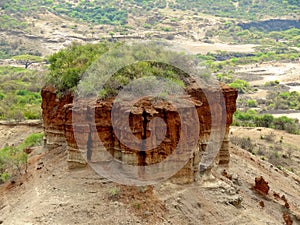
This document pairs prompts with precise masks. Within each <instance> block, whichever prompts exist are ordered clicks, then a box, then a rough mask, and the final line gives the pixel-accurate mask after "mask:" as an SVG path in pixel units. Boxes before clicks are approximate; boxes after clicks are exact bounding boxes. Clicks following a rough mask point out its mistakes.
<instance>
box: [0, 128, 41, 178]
mask: <svg viewBox="0 0 300 225" xmlns="http://www.w3.org/2000/svg"><path fill="white" fill-rule="evenodd" d="M43 136H44V134H43V133H36V134H31V135H29V136H28V137H27V138H26V139H25V140H24V141H23V142H22V143H21V144H19V145H18V146H6V147H4V148H3V149H0V183H2V182H5V181H6V180H8V179H9V178H10V177H13V176H15V175H17V174H20V173H21V172H22V169H23V168H24V166H25V164H26V163H27V154H26V153H25V152H24V149H25V148H29V147H33V146H37V145H41V143H42V140H43Z"/></svg>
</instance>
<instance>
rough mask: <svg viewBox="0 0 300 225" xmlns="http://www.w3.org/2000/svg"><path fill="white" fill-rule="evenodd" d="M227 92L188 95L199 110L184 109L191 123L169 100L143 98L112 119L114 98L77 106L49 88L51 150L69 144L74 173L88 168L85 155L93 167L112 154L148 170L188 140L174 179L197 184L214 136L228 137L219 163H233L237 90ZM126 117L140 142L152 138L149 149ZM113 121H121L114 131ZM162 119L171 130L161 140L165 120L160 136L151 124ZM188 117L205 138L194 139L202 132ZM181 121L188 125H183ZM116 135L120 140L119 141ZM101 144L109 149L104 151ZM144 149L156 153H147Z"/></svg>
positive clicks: (46, 93)
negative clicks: (231, 148) (183, 162)
mask: <svg viewBox="0 0 300 225" xmlns="http://www.w3.org/2000/svg"><path fill="white" fill-rule="evenodd" d="M221 92H222V95H221V94H220V93H219V92H218V90H216V89H214V88H210V87H207V90H205V92H204V91H203V90H201V89H200V88H193V87H192V86H188V87H187V93H188V94H189V95H190V97H189V99H188V100H189V101H191V102H192V104H193V105H194V106H195V108H196V111H195V110H194V111H193V109H194V108H193V107H190V106H185V105H184V106H182V110H183V111H184V112H183V113H182V114H181V116H183V117H185V118H180V116H179V114H178V112H177V111H176V108H174V106H172V105H171V104H170V103H167V102H164V101H160V102H155V101H152V99H150V98H143V99H141V100H140V101H139V102H137V103H133V102H131V101H126V102H125V104H124V102H123V103H122V104H120V105H118V103H115V104H117V106H116V107H117V108H118V110H117V111H113V112H114V113H113V114H111V111H112V107H113V104H114V103H113V100H114V99H106V100H99V101H97V102H89V101H88V100H85V101H83V103H80V102H79V104H78V102H77V103H76V104H72V101H73V97H72V96H71V95H69V94H67V95H65V96H63V97H61V98H58V97H57V96H56V93H55V89H53V88H51V87H45V88H43V90H42V97H43V103H42V108H43V118H44V127H45V135H46V138H47V144H48V145H50V146H51V147H52V145H55V144H56V145H59V144H60V145H65V144H66V145H67V150H68V161H69V166H70V168H76V167H82V166H84V165H85V164H86V162H85V160H84V159H83V157H82V155H81V154H82V150H83V151H85V152H86V154H87V155H89V156H88V157H90V159H89V160H91V162H96V161H97V160H99V159H103V155H104V154H105V152H107V151H108V152H109V153H110V154H111V155H112V156H113V157H114V158H116V159H117V160H120V161H122V162H125V163H127V164H130V165H139V166H146V165H152V164H155V163H159V162H161V161H163V160H164V159H165V158H166V157H168V156H169V155H170V154H172V152H173V151H175V150H174V149H175V148H176V146H177V144H178V143H179V139H180V138H184V139H185V141H186V143H190V144H187V145H186V146H180V147H179V149H178V150H176V151H177V152H176V154H177V155H178V159H189V160H188V162H187V163H186V166H184V167H183V168H182V169H181V170H180V171H179V172H178V173H177V174H176V175H175V176H174V177H173V178H174V180H177V181H176V182H179V183H188V182H193V181H194V180H195V179H196V177H197V173H198V171H199V170H198V169H199V168H198V167H199V163H200V160H201V154H202V152H203V151H205V149H206V146H207V142H208V141H211V140H210V139H209V137H210V135H211V134H212V133H213V132H218V131H219V133H221V132H224V133H225V137H224V139H222V140H220V141H221V143H220V144H221V149H220V153H219V157H218V162H219V164H222V165H228V162H229V152H228V133H229V126H230V124H231V123H232V115H233V113H234V112H235V109H236V105H235V101H236V98H237V91H236V90H235V89H233V88H230V87H228V86H226V85H224V84H222V85H221ZM206 95H210V96H213V101H212V102H210V103H209V102H208V100H207V98H206ZM183 98H187V97H183ZM222 101H223V102H222ZM87 102H88V103H87ZM132 105H134V109H133V110H131V109H132ZM195 113H197V115H195ZM211 113H214V114H215V118H216V119H217V122H216V123H215V124H214V127H213V126H212V114H211ZM124 114H128V116H129V124H130V128H131V130H132V131H133V134H134V136H135V137H137V138H138V140H141V139H142V138H144V139H146V138H147V141H146V143H145V146H139V145H138V143H136V142H135V141H134V140H133V139H131V138H130V133H128V130H126V129H125V128H126V122H127V121H125V120H124V119H123V117H122V115H124ZM111 117H113V119H114V121H115V124H114V127H113V125H112V122H111V121H112V118H111ZM157 117H159V118H163V119H164V121H165V123H166V127H167V128H168V129H167V130H166V131H165V132H166V135H165V137H160V136H161V135H160V134H161V133H164V127H162V126H161V122H160V121H159V120H158V122H156V123H155V124H154V130H155V132H154V134H153V135H151V127H149V124H150V121H151V122H152V120H153V119H154V118H157ZM188 118H198V120H199V125H200V132H199V137H195V135H193V134H194V133H196V132H197V127H195V126H194V124H191V122H189V121H190V120H188ZM74 120H75V122H74ZM225 120H226V128H225V127H224V130H223V131H222V130H221V128H220V127H221V125H220V124H222V123H224V122H225ZM181 121H184V123H183V124H181ZM189 123H190V124H189ZM152 126H153V124H152ZM152 130H153V128H152ZM180 130H186V132H185V133H184V135H185V137H180V135H179V133H180ZM116 133H117V134H119V136H116ZM118 137H125V141H126V143H129V145H127V146H135V149H139V150H138V151H136V150H133V149H132V148H129V147H127V146H126V145H125V144H123V143H124V142H121V141H119V140H118ZM127 137H128V138H127ZM148 137H149V138H148ZM64 139H65V140H66V141H65V142H64ZM99 139H100V140H101V142H102V144H103V146H100V144H99V141H98V140H99ZM197 139H198V144H197V145H196V147H195V149H194V150H192V155H191V156H189V155H190V154H191V150H189V148H190V147H191V146H193V144H192V143H196V142H197ZM159 142H161V143H160V145H159V146H157V147H156V145H157V144H156V143H159ZM222 142H223V143H222ZM198 146H199V147H198ZM142 148H147V149H151V150H148V151H144V150H143V149H142ZM80 150H81V151H80ZM185 154H189V155H188V156H187V155H185ZM101 157H102V158H101ZM179 163H180V162H179Z"/></svg>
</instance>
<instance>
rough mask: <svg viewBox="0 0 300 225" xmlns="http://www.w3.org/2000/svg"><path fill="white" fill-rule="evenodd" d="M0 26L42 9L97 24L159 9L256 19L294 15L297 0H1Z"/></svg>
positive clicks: (23, 24)
mask: <svg viewBox="0 0 300 225" xmlns="http://www.w3.org/2000/svg"><path fill="white" fill-rule="evenodd" d="M0 9H1V10H2V13H1V14H0V22H1V23H0V28H1V29H4V28H9V27H10V28H22V27H26V22H24V21H22V19H23V18H24V16H26V15H30V14H32V13H34V12H35V13H36V12H38V11H42V10H48V11H51V12H53V13H55V14H59V15H66V16H68V17H71V18H74V19H77V20H79V21H87V22H90V23H96V24H114V25H124V24H126V23H127V22H128V17H129V15H131V16H135V15H141V14H145V15H146V14H151V13H153V12H155V11H157V10H158V9H171V10H173V11H177V10H181V11H185V10H192V11H194V13H195V14H197V13H204V14H210V15H214V16H219V17H228V18H238V19H247V20H254V21H255V20H259V19H263V18H266V17H282V16H293V15H294V16H297V15H298V14H299V13H298V12H299V10H300V1H299V0H284V1H282V0H257V1H256V0H206V1H202V0H176V1H170V0H154V1H143V0H129V1H119V0H111V1H107V0H94V1H93V0H92V1H77V0H70V1H64V0H58V1H54V0H2V1H1V2H0Z"/></svg>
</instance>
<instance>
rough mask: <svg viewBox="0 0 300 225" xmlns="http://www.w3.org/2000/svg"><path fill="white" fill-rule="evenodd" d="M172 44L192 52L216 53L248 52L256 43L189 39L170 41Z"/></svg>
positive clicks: (252, 50) (252, 49)
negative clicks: (208, 41) (242, 43)
mask: <svg viewBox="0 0 300 225" xmlns="http://www.w3.org/2000/svg"><path fill="white" fill-rule="evenodd" d="M172 44H174V45H178V46H179V47H181V48H183V49H185V50H186V51H188V52H190V53H192V54H199V53H201V54H206V53H208V52H212V53H216V52H218V51H227V52H241V53H249V52H254V51H255V50H254V47H256V46H257V45H252V44H245V45H229V44H224V43H213V44H209V43H204V42H194V41H190V40H180V41H177V40H176V41H172Z"/></svg>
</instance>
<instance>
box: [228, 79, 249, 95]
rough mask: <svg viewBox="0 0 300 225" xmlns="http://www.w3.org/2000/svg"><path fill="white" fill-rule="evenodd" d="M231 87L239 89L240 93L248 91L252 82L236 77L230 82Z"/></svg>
mask: <svg viewBox="0 0 300 225" xmlns="http://www.w3.org/2000/svg"><path fill="white" fill-rule="evenodd" d="M229 86H230V87H232V88H235V89H238V91H239V93H241V94H242V93H246V92H248V91H249V90H250V84H249V83H248V82H247V81H244V80H241V79H236V80H235V81H233V82H232V83H230V84H229Z"/></svg>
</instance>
